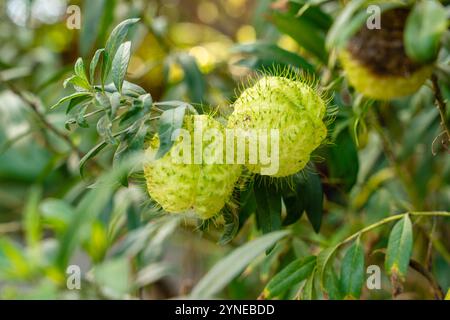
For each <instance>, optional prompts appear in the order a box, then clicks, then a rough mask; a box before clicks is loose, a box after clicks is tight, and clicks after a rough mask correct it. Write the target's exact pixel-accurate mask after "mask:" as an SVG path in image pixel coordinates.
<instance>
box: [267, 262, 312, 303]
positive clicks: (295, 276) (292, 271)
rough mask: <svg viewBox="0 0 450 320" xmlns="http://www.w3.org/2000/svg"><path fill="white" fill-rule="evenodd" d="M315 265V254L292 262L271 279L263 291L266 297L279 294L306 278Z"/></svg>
mask: <svg viewBox="0 0 450 320" xmlns="http://www.w3.org/2000/svg"><path fill="white" fill-rule="evenodd" d="M315 266H316V257H315V256H309V257H306V258H301V259H297V260H295V261H293V262H291V263H290V264H288V265H287V266H286V267H285V268H284V269H283V270H281V271H280V272H279V273H277V274H276V275H275V276H274V277H273V278H272V279H271V280H270V281H269V283H268V284H267V286H266V288H265V289H264V292H263V296H264V298H266V299H270V298H273V297H276V296H279V295H280V294H282V293H284V292H285V291H287V290H288V289H290V288H292V287H293V286H295V285H296V284H298V283H300V282H301V281H303V280H305V279H306V278H308V277H309V275H310V274H311V273H312V272H313V270H314V268H315Z"/></svg>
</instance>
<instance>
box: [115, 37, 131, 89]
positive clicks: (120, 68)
mask: <svg viewBox="0 0 450 320" xmlns="http://www.w3.org/2000/svg"><path fill="white" fill-rule="evenodd" d="M130 55H131V42H130V41H128V42H125V43H122V44H121V45H120V46H119V49H117V53H116V55H115V56H114V60H113V64H112V77H113V82H114V85H115V86H116V88H117V90H118V91H119V92H122V84H123V81H124V79H125V74H126V73H127V69H128V64H129V63H130Z"/></svg>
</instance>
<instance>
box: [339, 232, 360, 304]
mask: <svg viewBox="0 0 450 320" xmlns="http://www.w3.org/2000/svg"><path fill="white" fill-rule="evenodd" d="M340 280H341V288H342V291H343V293H344V295H345V298H346V299H359V297H360V296H361V288H362V285H363V282H364V250H363V247H362V245H361V242H360V240H359V238H358V239H357V240H356V241H355V242H354V243H353V245H352V246H351V247H350V249H348V250H347V252H346V253H345V256H344V259H343V260H342V265H341V279H340Z"/></svg>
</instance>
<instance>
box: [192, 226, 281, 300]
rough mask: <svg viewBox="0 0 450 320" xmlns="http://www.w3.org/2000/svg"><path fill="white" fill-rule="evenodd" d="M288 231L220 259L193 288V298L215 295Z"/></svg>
mask: <svg viewBox="0 0 450 320" xmlns="http://www.w3.org/2000/svg"><path fill="white" fill-rule="evenodd" d="M288 234H289V232H288V231H276V232H272V233H269V234H266V235H264V236H262V237H260V238H258V239H255V240H253V241H250V242H248V243H246V244H244V245H243V246H241V247H239V248H237V249H235V250H234V251H233V252H231V253H230V254H229V255H227V256H226V257H225V258H224V259H222V260H220V261H219V262H218V263H217V264H216V265H215V266H214V267H213V268H212V269H211V270H210V271H209V272H208V273H207V274H206V275H205V276H204V277H203V278H202V279H201V280H200V281H199V282H198V283H197V285H196V286H195V287H194V289H192V292H191V298H193V299H202V298H203V299H205V298H211V297H215V296H216V295H217V294H218V293H219V292H220V291H221V290H222V289H223V288H224V287H225V286H226V285H227V284H228V283H229V282H230V281H231V280H233V279H234V278H236V277H237V276H238V275H239V274H240V273H241V272H242V271H243V270H244V269H245V268H246V267H247V266H248V265H249V264H250V263H252V262H254V260H255V259H256V258H257V257H258V256H259V255H261V254H263V253H264V251H266V250H267V249H269V248H270V247H272V246H273V245H274V244H275V243H277V241H279V240H280V239H282V238H284V237H286V236H287V235H288Z"/></svg>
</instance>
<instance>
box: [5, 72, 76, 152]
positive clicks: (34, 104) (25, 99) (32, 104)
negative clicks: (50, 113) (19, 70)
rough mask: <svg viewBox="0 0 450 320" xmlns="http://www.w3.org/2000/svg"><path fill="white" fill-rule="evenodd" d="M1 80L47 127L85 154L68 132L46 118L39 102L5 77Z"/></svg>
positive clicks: (71, 146)
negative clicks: (40, 109)
mask: <svg viewBox="0 0 450 320" xmlns="http://www.w3.org/2000/svg"><path fill="white" fill-rule="evenodd" d="M0 80H1V81H2V82H3V83H4V84H5V85H6V87H8V89H9V90H11V92H13V93H14V94H15V95H16V96H18V97H19V98H20V99H21V100H22V101H23V102H25V103H26V104H27V105H28V106H29V107H30V108H31V110H33V112H34V113H35V115H36V116H37V118H38V119H39V121H41V122H42V124H43V125H44V126H45V127H47V128H48V129H49V130H50V131H51V132H53V133H54V134H55V135H57V136H58V137H60V138H61V139H62V140H64V141H65V142H66V143H67V144H68V145H69V146H70V148H71V149H72V150H74V151H75V152H76V153H77V154H78V156H80V157H82V156H83V153H82V152H81V150H80V149H78V147H77V146H76V145H75V144H74V143H73V141H72V140H71V139H70V137H69V136H68V135H67V134H65V133H64V132H62V131H61V130H59V129H58V128H56V127H55V126H54V125H53V124H51V123H50V122H48V121H47V119H46V118H45V115H44V114H42V113H41V112H40V111H39V105H38V104H37V102H36V101H34V100H32V99H30V98H29V97H27V96H26V95H25V94H23V92H22V91H20V90H19V89H18V88H17V87H16V86H15V85H13V84H12V83H10V82H8V81H5V80H3V79H0Z"/></svg>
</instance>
